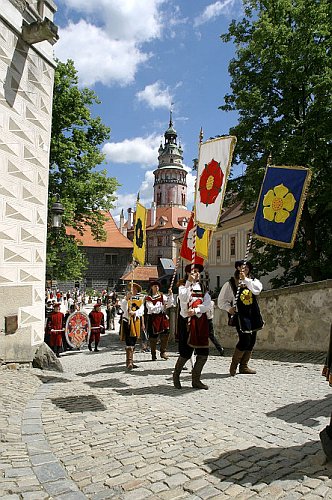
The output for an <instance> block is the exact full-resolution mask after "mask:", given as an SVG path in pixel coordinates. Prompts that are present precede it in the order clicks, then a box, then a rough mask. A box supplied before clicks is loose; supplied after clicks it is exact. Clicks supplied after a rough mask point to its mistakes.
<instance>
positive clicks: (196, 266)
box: [184, 263, 204, 274]
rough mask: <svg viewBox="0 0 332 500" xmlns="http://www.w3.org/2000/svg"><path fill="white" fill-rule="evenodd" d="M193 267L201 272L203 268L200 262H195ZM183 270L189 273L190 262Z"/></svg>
mask: <svg viewBox="0 0 332 500" xmlns="http://www.w3.org/2000/svg"><path fill="white" fill-rule="evenodd" d="M194 268H196V269H198V270H199V272H200V273H201V272H202V271H203V269H204V266H202V264H197V263H195V264H194ZM184 270H185V272H186V273H187V274H190V273H191V264H187V265H186V267H185V268H184Z"/></svg>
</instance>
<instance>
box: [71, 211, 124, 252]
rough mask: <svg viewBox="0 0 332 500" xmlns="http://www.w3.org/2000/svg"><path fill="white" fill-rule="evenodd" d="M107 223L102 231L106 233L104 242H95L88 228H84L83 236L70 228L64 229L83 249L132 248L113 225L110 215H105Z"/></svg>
mask: <svg viewBox="0 0 332 500" xmlns="http://www.w3.org/2000/svg"><path fill="white" fill-rule="evenodd" d="M105 215H106V217H107V221H106V222H105V223H104V229H105V231H106V234H107V236H106V241H96V240H95V239H94V237H93V235H92V233H91V229H90V227H89V226H86V230H85V231H84V234H83V236H81V235H80V234H79V232H78V231H76V230H75V229H73V228H72V227H67V228H66V233H67V234H68V235H71V236H75V239H76V240H78V241H80V242H81V243H82V245H83V247H99V248H105V247H106V248H133V243H132V242H131V241H130V240H129V239H128V238H126V236H124V235H123V234H122V233H120V230H119V228H118V226H117V225H116V224H115V222H114V219H113V217H112V215H111V214H105Z"/></svg>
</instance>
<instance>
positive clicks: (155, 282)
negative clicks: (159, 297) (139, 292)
mask: <svg viewBox="0 0 332 500" xmlns="http://www.w3.org/2000/svg"><path fill="white" fill-rule="evenodd" d="M153 285H156V286H159V287H160V283H159V281H157V280H154V281H150V283H149V287H150V288H152V287H153Z"/></svg>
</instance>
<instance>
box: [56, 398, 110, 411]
mask: <svg viewBox="0 0 332 500" xmlns="http://www.w3.org/2000/svg"><path fill="white" fill-rule="evenodd" d="M51 402H52V403H53V404H54V405H55V406H58V407H59V408H61V409H62V410H65V411H67V412H69V413H83V412H86V411H104V410H106V406H105V405H104V404H103V403H102V402H101V401H100V399H98V398H97V397H96V396H94V395H89V396H67V397H64V398H52V399H51Z"/></svg>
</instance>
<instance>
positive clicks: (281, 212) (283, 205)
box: [263, 184, 296, 222]
mask: <svg viewBox="0 0 332 500" xmlns="http://www.w3.org/2000/svg"><path fill="white" fill-rule="evenodd" d="M295 203H296V200H295V198H294V196H293V194H292V193H291V192H290V191H289V189H288V188H287V187H286V186H284V185H283V184H279V185H278V186H275V187H274V188H273V189H270V190H269V191H268V192H267V193H266V195H265V196H264V199H263V207H264V208H263V215H264V219H267V220H269V221H271V222H272V221H274V222H285V221H286V220H287V219H288V217H289V216H290V212H291V211H292V210H293V208H294V207H295Z"/></svg>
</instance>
